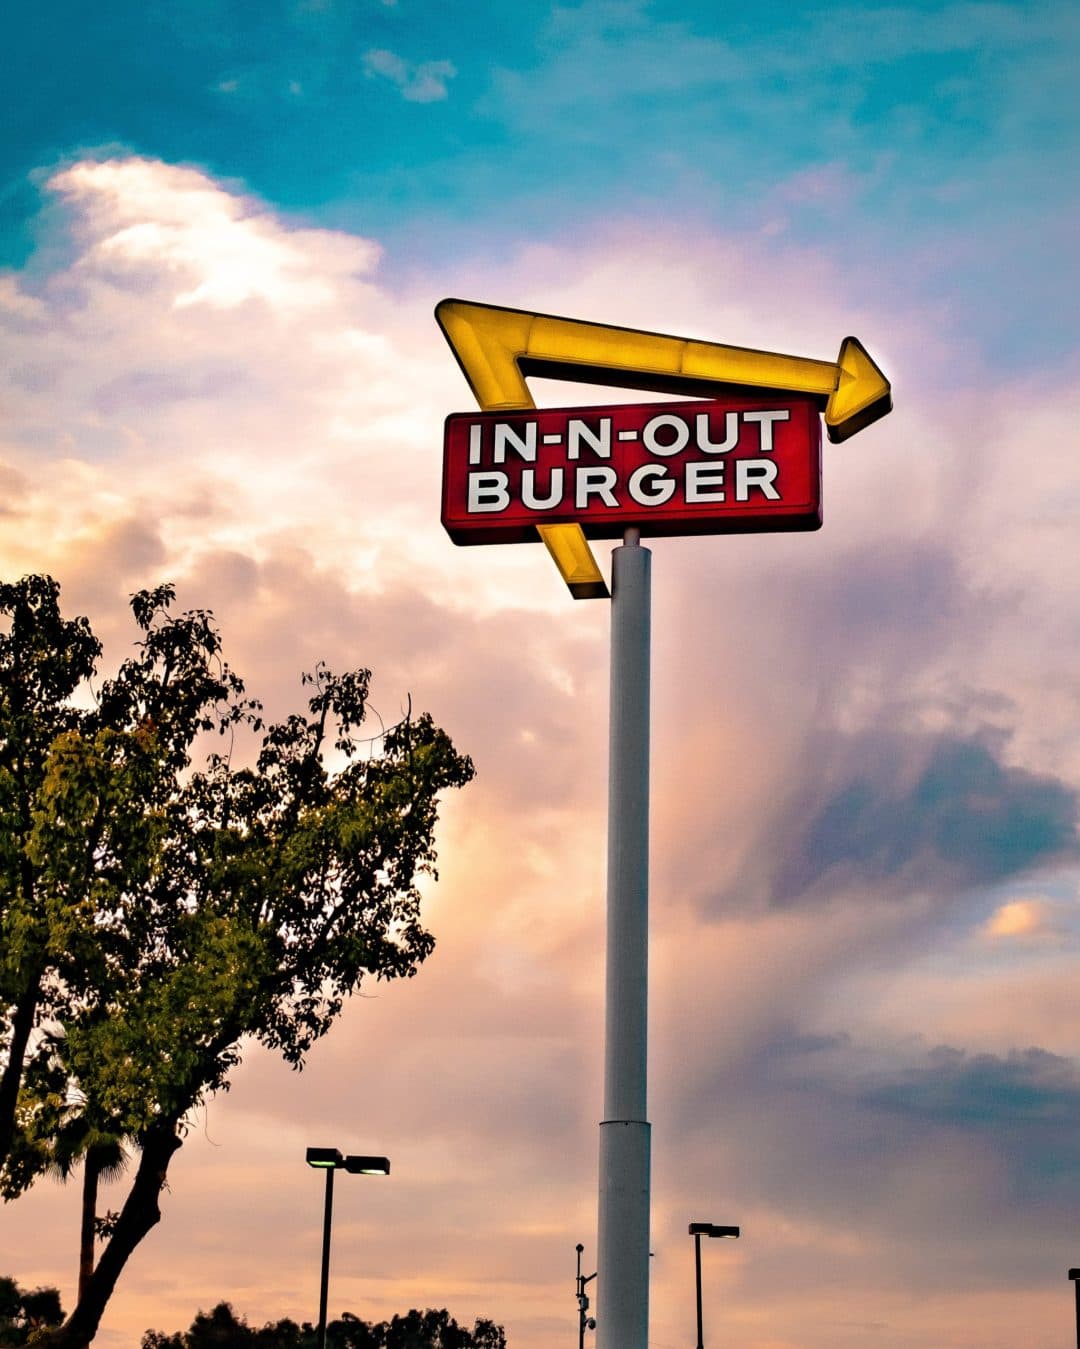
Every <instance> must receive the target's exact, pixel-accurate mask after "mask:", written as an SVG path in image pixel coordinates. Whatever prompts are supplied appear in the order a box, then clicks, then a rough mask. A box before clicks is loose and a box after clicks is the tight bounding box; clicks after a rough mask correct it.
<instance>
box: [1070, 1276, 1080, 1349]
mask: <svg viewBox="0 0 1080 1349" xmlns="http://www.w3.org/2000/svg"><path fill="white" fill-rule="evenodd" d="M1070 1272H1071V1271H1070ZM1078 1272H1080V1271H1078ZM1074 1287H1075V1288H1076V1349H1080V1280H1077V1282H1076V1283H1075V1284H1074Z"/></svg>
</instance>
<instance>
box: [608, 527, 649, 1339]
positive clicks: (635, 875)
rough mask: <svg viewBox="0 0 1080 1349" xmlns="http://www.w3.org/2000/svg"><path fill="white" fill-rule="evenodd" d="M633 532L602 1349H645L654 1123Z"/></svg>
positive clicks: (645, 671)
mask: <svg viewBox="0 0 1080 1349" xmlns="http://www.w3.org/2000/svg"><path fill="white" fill-rule="evenodd" d="M639 539H640V531H639V530H637V529H628V530H627V531H626V533H625V534H624V536H623V545H622V547H620V548H616V549H615V550H614V551H613V553H612V587H611V588H612V600H611V721H610V729H609V737H610V742H609V743H610V749H609V786H608V882H607V973H606V994H605V999H606V1000H605V1027H604V1034H605V1038H604V1119H603V1122H602V1123H601V1125H600V1202H599V1241H598V1253H597V1273H598V1278H597V1310H596V1320H597V1349H647V1343H648V1330H649V1124H648V1122H647V1121H646V1118H645V1086H646V1052H647V1031H648V1024H647V1022H648V941H649V612H650V563H651V561H652V554H651V553H650V552H649V550H648V549H647V548H642V547H641V546H640V543H639Z"/></svg>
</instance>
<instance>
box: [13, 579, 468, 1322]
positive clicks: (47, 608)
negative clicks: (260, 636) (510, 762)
mask: <svg viewBox="0 0 1080 1349" xmlns="http://www.w3.org/2000/svg"><path fill="white" fill-rule="evenodd" d="M172 600H173V590H172V587H170V586H161V587H158V588H157V589H156V590H150V591H142V592H140V593H139V594H137V595H136V596H134V597H133V600H132V611H133V614H134V617H135V621H136V624H137V626H138V629H139V634H140V637H139V641H138V643H137V645H136V648H135V654H134V655H133V656H131V657H130V658H129V659H127V660H125V661H124V662H123V664H122V665H121V666H120V669H119V671H118V672H117V674H116V675H115V676H114V677H113V678H111V679H106V680H104V682H102V684H101V686H100V690H99V691H98V692H97V694H96V696H95V695H94V693H93V689H92V686H91V683H90V681H91V676H92V675H93V673H94V667H95V662H96V660H97V658H98V655H99V652H100V646H99V643H98V641H97V639H96V638H95V637H94V635H93V633H92V632H91V630H90V627H89V624H88V623H87V621H86V620H85V619H83V618H77V619H74V620H66V619H64V618H63V617H62V616H61V613H60V607H59V587H58V586H57V584H56V582H55V581H53V580H52V579H51V578H49V577H40V576H38V577H26V578H24V579H23V580H22V581H20V582H18V583H17V584H14V585H0V615H7V616H8V619H9V630H8V632H6V633H2V634H0V1006H2V1007H3V1008H4V1011H5V1019H4V1021H3V1022H2V1023H0V1062H2V1063H3V1065H4V1070H3V1074H2V1078H0V1189H2V1192H3V1194H4V1196H5V1197H6V1198H13V1197H16V1196H18V1195H19V1194H21V1193H22V1192H23V1191H24V1190H25V1189H26V1188H27V1186H29V1185H30V1184H32V1183H33V1181H34V1180H35V1179H36V1178H37V1177H38V1176H39V1175H41V1174H42V1173H43V1172H44V1171H45V1170H47V1169H49V1168H50V1167H52V1168H59V1169H61V1170H63V1168H64V1166H65V1165H68V1164H70V1160H71V1158H72V1157H73V1156H75V1155H77V1148H78V1146H81V1144H80V1142H79V1140H80V1139H81V1140H83V1141H84V1143H85V1145H87V1146H88V1145H89V1144H90V1143H91V1142H93V1143H94V1144H95V1145H97V1144H100V1143H101V1142H103V1141H104V1140H107V1139H110V1138H111V1139H114V1140H120V1139H128V1140H131V1141H132V1143H133V1144H134V1147H135V1150H136V1153H137V1154H138V1153H139V1152H141V1160H140V1163H139V1168H138V1170H137V1172H136V1175H135V1177H134V1179H133V1188H132V1191H131V1194H130V1195H129V1201H128V1204H126V1205H125V1208H124V1209H123V1210H121V1212H120V1213H119V1214H118V1215H117V1217H116V1219H115V1222H114V1223H113V1224H112V1231H111V1236H110V1247H108V1248H107V1249H106V1252H105V1254H104V1255H103V1256H102V1260H101V1262H100V1263H101V1265H103V1266H109V1270H108V1271H107V1272H106V1273H104V1274H102V1275H101V1277H100V1278H98V1274H97V1273H95V1278H98V1286H97V1287H96V1290H95V1292H94V1297H95V1298H96V1299H97V1300H98V1301H100V1299H101V1296H102V1294H103V1293H104V1296H105V1297H106V1298H107V1296H108V1292H109V1291H111V1283H112V1282H115V1278H116V1277H117V1275H118V1274H119V1271H120V1269H121V1268H122V1267H123V1263H124V1261H125V1260H126V1258H127V1255H128V1254H130V1249H131V1248H132V1247H133V1245H134V1244H137V1242H138V1241H139V1240H141V1238H142V1236H144V1235H145V1233H146V1231H147V1230H149V1227H150V1226H152V1225H153V1223H154V1222H156V1221H157V1218H158V1213H157V1208H156V1195H157V1193H158V1192H159V1191H160V1189H161V1186H162V1185H163V1184H164V1180H165V1170H166V1168H167V1166H168V1160H169V1157H170V1156H171V1155H172V1152H173V1151H175V1148H176V1146H178V1145H179V1140H180V1139H182V1137H183V1131H184V1128H185V1120H186V1119H187V1118H188V1116H189V1115H190V1112H191V1111H192V1110H193V1109H194V1108H195V1107H196V1106H198V1105H199V1104H200V1102H202V1101H203V1100H204V1099H205V1098H206V1097H207V1095H209V1094H211V1093H213V1092H216V1091H219V1090H223V1089H225V1088H227V1086H228V1080H229V1074H230V1072H231V1070H232V1069H233V1068H234V1067H235V1066H236V1064H237V1063H238V1062H239V1059H240V1043H241V1040H242V1039H255V1040H258V1041H260V1042H261V1043H262V1044H264V1045H266V1046H268V1047H270V1048H272V1049H274V1050H276V1051H278V1052H279V1053H280V1054H281V1055H282V1056H283V1058H284V1059H285V1060H286V1061H287V1062H289V1063H290V1064H292V1065H293V1066H295V1067H300V1066H301V1065H302V1063H303V1059H304V1055H305V1054H306V1052H307V1051H308V1049H309V1048H310V1047H311V1045H312V1044H313V1043H314V1041H315V1040H316V1039H318V1038H319V1037H320V1036H321V1035H323V1034H325V1032H326V1031H327V1030H328V1029H329V1027H330V1025H331V1024H332V1023H333V1020H334V1018H335V1017H336V1016H337V1014H338V1012H339V1011H340V1010H341V1006H342V1002H343V1000H344V998H345V997H346V996H347V995H348V994H349V993H350V992H352V991H353V990H354V989H355V988H356V987H357V985H358V984H359V983H360V981H361V980H362V979H363V978H364V977H365V976H366V977H373V978H375V979H391V978H398V977H408V976H411V975H413V974H414V973H415V972H416V969H417V966H418V965H419V964H420V962H421V961H423V960H424V959H425V958H426V956H427V955H428V954H429V953H430V951H431V950H432V947H433V945H434V941H433V938H432V936H431V934H430V933H429V932H427V931H426V930H425V928H424V927H423V925H422V923H421V919H420V894H419V891H418V888H417V880H418V878H419V877H420V876H422V875H424V874H425V873H427V874H432V875H433V874H434V871H435V849H434V828H435V823H436V819H437V808H438V798H439V795H440V793H442V792H443V791H445V790H448V789H449V788H452V787H459V786H462V785H463V784H464V783H466V782H468V781H469V779H470V778H471V777H472V773H473V769H472V764H471V763H470V761H469V760H468V759H467V758H463V757H462V756H460V755H459V754H457V752H456V751H455V750H454V747H453V745H452V744H451V742H450V740H449V738H448V737H447V735H446V734H445V732H443V731H442V730H441V729H440V728H439V727H438V726H436V725H435V724H434V722H433V721H432V719H431V718H430V717H429V716H427V715H420V716H416V717H413V716H411V715H410V716H408V717H406V718H405V720H403V721H402V722H401V723H400V724H399V725H397V726H394V727H392V728H391V729H390V730H389V731H387V732H385V734H384V735H382V736H381V737H378V738H377V752H372V751H371V750H370V749H369V743H370V742H367V741H365V740H363V739H362V738H361V736H360V734H359V732H360V731H361V729H362V727H363V726H364V722H365V716H366V709H367V699H368V687H369V682H370V672H369V671H367V670H357V671H353V672H349V673H346V674H343V675H335V674H333V673H332V672H330V671H329V670H327V669H326V668H325V667H323V666H321V665H320V666H319V667H318V668H317V669H316V670H315V671H314V672H313V673H312V674H310V675H306V676H304V684H305V685H306V687H307V692H308V697H307V707H306V710H305V711H304V712H302V713H296V714H294V715H292V716H289V717H288V718H287V719H286V720H285V721H283V722H282V723H280V724H276V725H270V726H265V727H264V725H263V722H262V716H261V708H260V706H259V704H258V703H257V702H255V701H253V700H251V699H248V698H247V697H246V696H245V694H244V686H243V683H242V682H241V680H240V679H239V678H238V677H237V676H236V675H235V674H234V673H233V672H232V671H231V670H230V668H229V667H228V665H227V664H225V663H224V661H223V659H222V656H221V641H220V636H219V634H218V632H217V629H216V628H215V626H214V623H213V619H212V616H211V615H210V614H209V613H207V612H205V611H202V610H194V611H192V612H189V613H185V614H182V615H180V616H178V617H177V616H173V615H171V614H170V613H169V606H170V604H171V602H172ZM215 733H216V734H217V735H218V736H219V737H223V740H218V742H217V743H218V744H219V745H220V744H223V745H224V749H214V750H212V752H209V753H207V754H206V755H205V759H204V762H203V765H202V766H201V767H199V768H196V767H195V766H194V764H193V760H194V756H195V751H196V750H197V749H198V748H200V746H202V744H203V741H204V739H205V738H206V737H207V736H210V737H213V735H214V734H215ZM245 736H251V737H260V736H261V738H260V739H258V740H257V742H256V743H254V744H253V745H252V748H251V751H250V753H248V754H247V763H248V765H250V766H240V767H237V766H234V762H233V759H234V755H237V756H238V751H237V749H236V744H237V739H238V738H240V740H243V738H244V737H245ZM209 743H210V744H211V745H213V744H214V741H213V739H211V740H210V742H209ZM330 755H332V756H333V758H334V761H335V765H338V766H336V767H335V768H334V769H333V770H331V768H330V767H328V765H327V759H328V757H330ZM151 1141H152V1142H153V1148H150V1143H151ZM148 1148H150V1151H149V1152H148ZM151 1154H152V1155H151ZM110 1250H111V1251H112V1257H111V1258H107V1257H109V1256H110ZM110 1281H111V1282H110ZM100 1305H101V1306H102V1307H103V1306H104V1303H103V1302H101V1304H100ZM81 1309H82V1301H81V1300H80V1307H79V1308H77V1309H76V1314H75V1316H76V1319H78V1318H79V1316H80V1314H81ZM87 1315H88V1317H89V1319H88V1320H87V1326H88V1327H90V1329H91V1333H92V1329H93V1326H96V1320H95V1317H94V1316H90V1315H89V1313H88V1314H87ZM95 1315H96V1316H100V1309H98V1311H97V1312H96V1313H95ZM91 1322H93V1326H91ZM80 1333H83V1332H80ZM56 1342H57V1343H60V1340H57V1341H56Z"/></svg>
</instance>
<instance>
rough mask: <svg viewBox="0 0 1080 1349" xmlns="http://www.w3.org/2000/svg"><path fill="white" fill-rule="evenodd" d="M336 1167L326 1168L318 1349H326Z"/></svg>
mask: <svg viewBox="0 0 1080 1349" xmlns="http://www.w3.org/2000/svg"><path fill="white" fill-rule="evenodd" d="M336 1170H337V1167H336V1166H328V1167H327V1168H326V1204H325V1206H324V1208H323V1229H322V1279H321V1281H320V1283H319V1335H318V1340H317V1343H318V1349H326V1296H327V1292H328V1291H329V1288H330V1216H331V1214H332V1212H333V1208H334V1172H335V1171H336Z"/></svg>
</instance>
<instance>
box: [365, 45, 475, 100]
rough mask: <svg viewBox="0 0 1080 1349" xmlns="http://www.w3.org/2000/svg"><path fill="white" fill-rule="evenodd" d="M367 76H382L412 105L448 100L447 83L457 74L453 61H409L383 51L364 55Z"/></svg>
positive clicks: (377, 48)
mask: <svg viewBox="0 0 1080 1349" xmlns="http://www.w3.org/2000/svg"><path fill="white" fill-rule="evenodd" d="M364 73H365V75H368V76H373V75H380V76H382V77H383V78H384V79H387V80H389V81H390V83H391V84H394V85H396V86H397V88H398V89H399V90H400V92H401V97H402V98H404V99H407V100H408V101H409V102H410V103H437V102H439V101H440V100H442V99H444V98H446V97H448V94H449V90H448V89H447V81H448V80H452V79H453V78H454V76H455V75H456V74H457V69H456V68H455V66H454V64H453V62H451V61H420V62H419V63H416V62H412V61H406V60H405V58H404V57H401V56H398V55H397V54H396V53H395V52H391V51H386V50H385V49H384V48H379V47H376V48H372V49H371V51H367V52H365V53H364Z"/></svg>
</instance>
